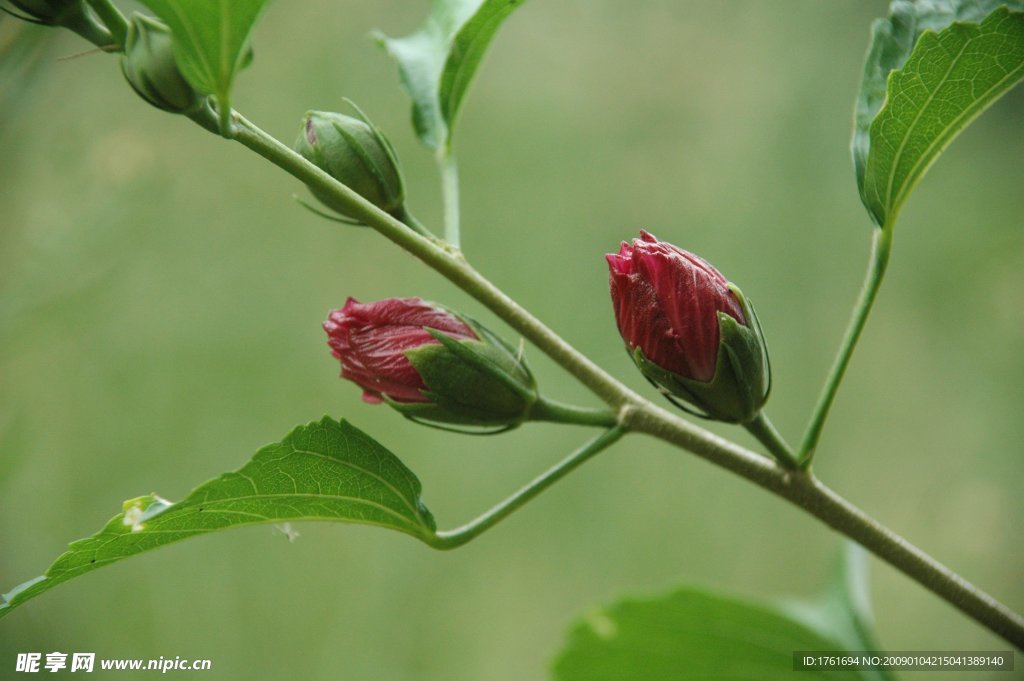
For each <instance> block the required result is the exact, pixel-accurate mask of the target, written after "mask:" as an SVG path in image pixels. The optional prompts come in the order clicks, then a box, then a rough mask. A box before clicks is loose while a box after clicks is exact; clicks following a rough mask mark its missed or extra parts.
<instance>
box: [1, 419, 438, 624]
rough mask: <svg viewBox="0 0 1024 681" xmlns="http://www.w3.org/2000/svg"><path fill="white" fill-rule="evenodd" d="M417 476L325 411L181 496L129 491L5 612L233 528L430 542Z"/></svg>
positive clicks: (6, 600)
mask: <svg viewBox="0 0 1024 681" xmlns="http://www.w3.org/2000/svg"><path fill="white" fill-rule="evenodd" d="M420 490H421V487H420V481H419V480H418V479H417V478H416V476H415V475H414V474H413V473H412V471H410V470H409V469H408V468H406V467H405V466H404V465H403V464H402V462H401V461H399V460H398V458H397V457H396V456H395V455H394V454H392V453H391V452H389V451H388V450H387V449H385V448H384V447H383V446H381V445H380V444H379V443H377V442H376V441H375V440H374V439H373V438H371V437H370V436H368V435H366V434H365V433H363V432H362V431H361V430H359V429H358V428H356V427H355V426H353V425H351V424H349V423H348V422H347V421H341V422H338V421H334V420H332V419H330V418H327V417H325V418H324V419H322V420H321V421H319V422H316V423H311V424H309V425H306V426H299V427H298V428H296V429H295V430H293V431H292V432H291V433H289V434H288V436H287V437H285V438H284V439H283V440H282V441H281V442H279V443H276V444H272V445H268V446H266V447H264V448H262V449H260V451H258V452H257V453H256V455H255V456H254V457H253V458H252V460H250V461H249V463H247V464H246V465H245V466H243V467H242V468H241V469H239V470H238V471H235V472H233V473H225V474H224V475H222V476H220V477H219V478H216V479H214V480H211V481H209V482H207V483H205V484H203V485H201V486H199V487H197V488H196V489H195V490H193V491H192V493H191V494H189V495H188V496H187V497H186V498H185V499H183V500H182V501H179V502H178V503H176V504H172V503H170V502H168V501H165V500H163V499H160V498H159V497H157V496H156V495H155V494H151V495H147V496H144V497H139V498H137V499H130V500H129V501H126V502H125V503H124V510H123V512H122V513H120V514H118V515H116V516H114V518H113V519H112V520H111V521H110V522H109V523H107V525H106V527H104V528H103V529H102V530H100V532H99V533H97V534H95V535H93V536H91V537H87V538H85V539H81V540H79V541H76V542H74V543H73V544H71V546H70V547H69V548H68V551H67V552H66V553H64V554H63V555H62V556H60V557H59V558H58V559H57V560H56V562H55V563H54V564H53V565H51V566H50V569H49V570H47V571H46V574H45V575H43V576H41V577H37V578H35V579H33V580H31V581H29V582H26V583H24V584H22V585H20V586H18V587H15V588H14V589H13V590H12V591H10V592H9V593H7V594H4V595H3V597H2V599H0V617H3V616H5V615H8V614H10V612H11V611H12V610H13V609H14V608H16V607H18V606H19V605H21V604H22V603H24V602H25V601H28V600H29V599H32V598H34V597H36V596H38V595H39V594H41V593H43V592H45V591H49V590H50V589H52V588H53V587H55V586H57V585H58V584H60V583H61V582H66V581H67V580H69V579H72V578H74V577H78V576H79V575H82V574H84V573H86V572H90V571H92V570H95V569H96V568H98V567H102V566H104V565H109V564H110V563H113V562H116V561H119V560H121V559H123V558H128V557H129V556H134V555H136V554H139V553H142V552H144V551H149V550H151V549H155V548H159V547H161V546H164V545H165V544H170V543H172V542H176V541H179V540H181V539H187V538H188V537H194V536H196V535H201V534H206V533H207V532H213V531H215V530H223V529H227V528H229V527H240V526H242V525H252V524H256V523H279V522H288V521H294V520H332V521H343V522H351V523H360V524H364V525H377V526H379V527H385V528H389V529H393V530H398V531H399V532H404V533H406V534H410V535H412V536H413V537H416V538H418V539H422V540H424V541H429V540H430V539H433V538H434V537H435V532H434V530H435V525H434V519H433V517H432V516H431V514H430V512H429V511H428V510H427V509H426V507H425V506H424V505H423V502H422V501H421V500H420Z"/></svg>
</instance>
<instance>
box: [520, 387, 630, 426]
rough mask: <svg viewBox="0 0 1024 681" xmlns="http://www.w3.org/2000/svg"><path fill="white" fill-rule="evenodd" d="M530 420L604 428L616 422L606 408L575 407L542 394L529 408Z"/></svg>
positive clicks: (613, 415) (612, 414) (613, 414)
mask: <svg viewBox="0 0 1024 681" xmlns="http://www.w3.org/2000/svg"><path fill="white" fill-rule="evenodd" d="M530 420H531V421H551V422H552V423H569V424H573V425H577V426H603V427H605V428H611V427H612V426H614V425H616V424H617V423H618V419H617V418H616V416H615V413H614V412H611V411H609V410H607V409H590V408H587V407H577V406H575V405H572V404H564V403H562V402H556V401H554V400H549V399H547V398H546V397H544V396H543V395H542V396H540V397H538V398H537V401H536V402H534V403H533V407H532V408H531V409H530Z"/></svg>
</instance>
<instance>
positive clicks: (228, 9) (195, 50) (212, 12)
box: [141, 0, 267, 134]
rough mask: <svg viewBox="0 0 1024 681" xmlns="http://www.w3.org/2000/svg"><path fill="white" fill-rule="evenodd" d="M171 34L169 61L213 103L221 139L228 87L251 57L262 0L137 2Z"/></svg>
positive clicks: (228, 107) (228, 106) (228, 105)
mask: <svg viewBox="0 0 1024 681" xmlns="http://www.w3.org/2000/svg"><path fill="white" fill-rule="evenodd" d="M141 1H142V3H143V4H144V5H146V6H147V7H149V8H150V9H152V10H153V11H154V12H156V13H157V14H158V15H159V16H160V18H161V19H163V20H164V21H165V22H166V23H167V25H168V26H169V27H170V29H171V38H172V40H173V41H174V57H175V59H176V60H177V62H178V67H179V68H180V69H181V72H182V74H184V76H185V78H186V79H187V80H188V82H189V83H191V84H192V87H194V88H196V89H197V90H199V91H201V92H204V93H206V94H210V95H213V96H214V97H215V98H216V99H217V108H218V109H219V110H220V114H221V121H222V123H221V132H223V133H225V134H227V133H228V132H229V131H228V130H227V121H228V117H229V116H230V112H231V86H232V84H233V83H234V80H235V74H236V73H237V72H238V71H239V69H241V68H242V67H244V66H245V65H246V63H247V61H248V59H249V58H250V57H251V53H250V51H249V49H248V41H249V34H250V33H251V32H252V27H253V26H254V25H255V24H256V19H257V18H259V15H260V12H262V11H263V6H264V5H266V3H267V0H141Z"/></svg>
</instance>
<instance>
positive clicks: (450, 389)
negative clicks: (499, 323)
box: [324, 298, 537, 429]
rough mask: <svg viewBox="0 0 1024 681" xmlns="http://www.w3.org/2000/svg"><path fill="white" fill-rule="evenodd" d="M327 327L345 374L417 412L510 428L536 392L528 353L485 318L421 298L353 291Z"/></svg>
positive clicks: (428, 417) (371, 394) (369, 398)
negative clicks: (370, 296) (364, 298)
mask: <svg viewBox="0 0 1024 681" xmlns="http://www.w3.org/2000/svg"><path fill="white" fill-rule="evenodd" d="M324 330H325V331H327V336H328V340H327V344H328V345H329V346H330V348H331V353H332V354H333V355H334V356H335V357H336V358H337V359H338V360H340V361H341V376H342V378H347V379H348V380H350V381H352V382H354V383H356V384H357V385H359V386H360V387H361V388H362V389H363V399H364V400H365V401H366V402H369V403H371V404H377V403H380V402H387V403H388V404H389V405H391V406H392V407H394V408H395V409H397V410H398V411H399V412H401V413H402V414H404V415H405V416H408V417H409V418H411V419H413V420H417V421H419V420H423V421H428V422H433V423H443V424H453V425H459V426H472V427H489V428H494V427H497V428H501V429H506V428H511V427H515V426H517V425H519V424H520V423H522V422H523V421H524V420H526V418H527V416H528V414H529V411H530V407H532V406H533V404H534V402H536V400H537V389H536V385H535V383H534V380H533V375H532V374H531V373H530V370H529V369H528V368H527V366H526V364H525V363H524V362H523V360H522V358H520V357H518V356H517V355H516V353H514V352H513V351H512V350H511V349H510V348H509V347H508V346H506V345H505V344H504V343H503V342H502V341H501V340H500V339H498V338H497V337H496V336H494V335H493V334H492V333H491V332H490V331H488V330H487V329H486V328H484V327H483V326H482V325H480V324H479V323H477V322H474V321H472V320H470V319H468V318H466V317H463V316H461V315H457V314H455V313H454V312H451V311H450V310H447V309H445V308H443V307H441V306H439V305H436V304H434V303H428V302H425V301H423V300H420V299H419V298H387V299H385V300H380V301H377V302H374V303H365V304H364V303H360V302H358V301H356V300H354V299H352V298H349V299H348V300H347V301H346V303H345V306H344V307H342V308H341V309H338V310H333V311H332V312H331V313H330V316H329V317H328V318H327V321H326V322H324Z"/></svg>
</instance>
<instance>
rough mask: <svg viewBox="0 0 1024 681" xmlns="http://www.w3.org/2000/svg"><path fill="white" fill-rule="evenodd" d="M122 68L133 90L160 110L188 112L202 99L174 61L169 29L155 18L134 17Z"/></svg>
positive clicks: (130, 26) (136, 15) (130, 25)
mask: <svg viewBox="0 0 1024 681" xmlns="http://www.w3.org/2000/svg"><path fill="white" fill-rule="evenodd" d="M121 70H122V71H123V72H124V77H125V78H126V79H127V80H128V83H129V84H130V85H131V86H132V89H133V90H135V92H137V93H138V94H139V96H140V97H142V98H143V99H145V100H146V101H147V102H149V103H150V104H152V105H153V106H155V107H157V108H158V109H163V110H164V111H170V112H172V113H186V112H189V111H192V110H194V109H196V108H197V107H198V106H199V104H200V103H201V102H202V96H201V95H200V94H199V93H198V92H196V91H195V90H194V89H193V88H192V86H191V85H189V83H188V81H187V80H185V77H184V76H183V75H182V74H181V70H180V69H179V68H178V64H177V62H176V61H175V60H174V50H173V48H172V45H171V32H170V30H169V29H168V28H167V26H165V25H164V24H163V23H162V22H160V21H158V20H156V19H153V18H152V17H147V16H143V15H141V14H135V15H134V16H132V20H131V23H130V24H129V26H128V38H127V40H126V41H125V46H124V57H122V59H121Z"/></svg>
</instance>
